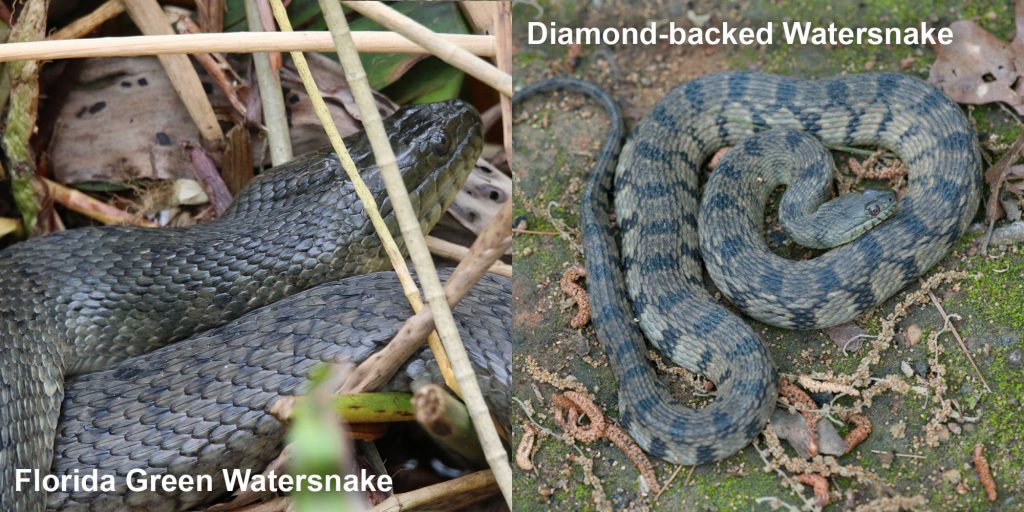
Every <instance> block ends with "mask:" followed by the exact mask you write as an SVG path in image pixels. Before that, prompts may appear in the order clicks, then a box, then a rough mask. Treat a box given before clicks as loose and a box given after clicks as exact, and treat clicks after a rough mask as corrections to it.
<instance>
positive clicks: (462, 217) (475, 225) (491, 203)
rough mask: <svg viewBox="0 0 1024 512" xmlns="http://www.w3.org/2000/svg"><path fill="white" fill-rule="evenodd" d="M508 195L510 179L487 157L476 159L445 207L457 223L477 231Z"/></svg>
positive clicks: (510, 188)
mask: <svg viewBox="0 0 1024 512" xmlns="http://www.w3.org/2000/svg"><path fill="white" fill-rule="evenodd" d="M511 196H512V179H511V178H509V177H508V176H507V175H506V174H505V173H503V172H501V171H499V170H498V169H497V168H495V167H494V166H493V165H491V164H490V163H488V162H487V161H485V160H480V161H479V162H478V163H477V167H476V168H475V169H473V172H471V173H470V174H469V178H468V179H467V180H466V184H465V185H463V186H462V190H460V191H459V193H458V194H457V195H456V196H455V202H454V203H452V206H451V208H450V209H449V210H448V211H449V212H450V213H451V214H452V216H453V217H455V218H456V219H457V220H458V221H459V223H460V224H462V225H463V226H465V227H466V228H468V229H469V230H470V231H472V232H473V233H476V234H480V231H481V230H483V228H484V227H485V226H487V224H488V223H489V222H491V219H492V218H493V217H494V215H495V214H497V213H498V210H499V209H501V205H503V204H505V201H507V200H508V198H509V197H511Z"/></svg>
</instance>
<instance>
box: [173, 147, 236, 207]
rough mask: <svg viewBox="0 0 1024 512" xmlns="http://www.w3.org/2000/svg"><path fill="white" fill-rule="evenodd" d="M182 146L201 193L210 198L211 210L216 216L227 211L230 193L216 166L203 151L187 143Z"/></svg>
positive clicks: (229, 204) (229, 203)
mask: <svg viewBox="0 0 1024 512" xmlns="http://www.w3.org/2000/svg"><path fill="white" fill-rule="evenodd" d="M182 146H183V148H182V149H183V150H184V151H185V157H186V158H187V159H188V161H189V163H190V164H191V165H192V172H193V173H194V174H195V176H196V179H197V180H198V181H199V184H200V185H201V186H202V187H203V191H204V192H206V196H207V197H209V198H210V204H211V205H212V206H213V210H214V211H215V212H217V215H221V214H222V213H224V212H225V211H227V209H228V206H231V192H229V191H228V186H227V185H226V184H225V183H224V178H222V177H221V175H220V172H218V171H217V166H216V165H215V164H214V163H213V159H211V158H210V155H208V154H207V153H206V150H205V149H203V148H202V147H200V146H196V145H194V144H191V143H188V142H186V143H183V144H182Z"/></svg>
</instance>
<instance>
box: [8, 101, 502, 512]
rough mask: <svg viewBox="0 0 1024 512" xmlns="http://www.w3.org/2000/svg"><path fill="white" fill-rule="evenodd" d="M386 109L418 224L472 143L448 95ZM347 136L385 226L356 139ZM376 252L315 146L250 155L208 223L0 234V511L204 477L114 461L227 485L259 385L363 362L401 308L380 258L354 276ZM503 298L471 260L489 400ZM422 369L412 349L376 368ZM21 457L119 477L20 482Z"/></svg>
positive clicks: (460, 176) (466, 321)
mask: <svg viewBox="0 0 1024 512" xmlns="http://www.w3.org/2000/svg"><path fill="white" fill-rule="evenodd" d="M385 125H386V129H387V132H388V133H389V135H390V139H391V144H392V146H393V147H394V149H395V154H396V157H397V160H398V165H399V168H400V169H401V171H402V175H403V178H404V181H405V184H406V187H407V188H408V189H409V191H410V195H411V198H412V203H413V205H414V207H415V208H416V210H417V213H418V216H419V219H420V222H421V224H422V227H423V228H424V230H427V229H429V228H430V227H431V226H433V225H434V223H436V222H437V221H438V219H439V218H440V217H441V215H442V214H443V212H444V211H445V210H446V209H447V207H448V205H449V204H450V203H451V202H452V200H453V199H454V197H455V194H456V192H457V191H458V189H459V187H460V186H461V184H462V183H463V181H464V180H465V178H466V177H467V175H468V174H469V172H470V171H471V170H472V168H473V167H474V165H475V162H476V160H477V157H478V156H479V154H480V152H481V149H482V146H483V139H482V134H481V122H480V118H479V115H478V114H477V112H476V111H475V110H474V109H473V108H472V107H470V106H469V105H467V104H465V103H463V102H461V101H452V102H444V103H436V104H431V105H421V106H415V107H406V108H403V109H401V110H399V111H398V112H396V113H395V114H394V115H392V116H390V117H389V118H388V119H386V121H385ZM345 143H346V146H347V147H348V148H349V151H350V153H351V155H352V158H353V159H354V161H355V162H356V165H357V167H358V168H359V169H360V173H361V174H362V176H363V177H364V179H365V181H366V183H367V186H368V187H369V188H370V190H371V192H372V194H373V196H374V198H375V199H376V201H377V203H378V204H379V205H380V210H381V214H382V216H383V217H384V219H385V221H386V223H387V225H388V227H389V228H390V229H391V231H392V233H397V232H398V230H397V221H396V219H395V215H394V212H393V210H392V207H391V203H390V202H389V201H388V199H387V195H386V192H385V188H384V185H383V181H382V179H381V175H380V173H379V172H378V169H377V168H376V166H375V164H374V162H373V156H372V153H371V150H370V146H369V144H368V141H367V139H366V137H365V136H364V135H363V134H357V135H353V136H351V137H348V138H347V139H346V141H345ZM399 244H400V245H402V246H403V248H404V244H402V243H401V240H399ZM389 266H390V265H389V263H388V259H387V257H386V255H385V253H384V250H383V248H382V246H381V244H380V241H379V239H378V238H377V235H376V233H375V231H374V229H373V227H372V225H371V223H370V221H369V218H368V217H367V215H366V213H365V211H364V209H363V207H362V203H361V202H360V201H359V200H358V199H357V197H356V195H355V193H354V189H353V186H352V183H351V181H349V179H348V178H347V176H346V175H345V173H344V172H343V171H342V169H341V167H340V165H339V162H338V158H337V156H336V155H334V154H333V153H332V152H330V151H327V150H323V151H319V152H315V153H311V154H308V155H305V156H302V157H299V158H296V159H295V160H292V161H291V162H289V163H287V164H285V165H282V166H279V167H276V168H274V169H271V170H269V171H267V172H264V173H262V174H261V175H259V176H258V177H257V178H255V179H254V180H252V181H251V182H250V183H249V184H248V185H247V186H246V187H245V188H244V189H243V190H242V191H241V192H240V193H239V195H238V197H237V198H236V199H235V201H234V203H233V204H232V206H231V207H230V208H229V209H228V211H227V212H226V213H225V214H224V215H223V216H221V217H220V218H218V219H216V220H214V221H212V222H209V223H206V224H203V225H199V226H192V227H186V228H174V229H171V228H167V229H159V230H156V229H144V228H131V227H111V226H107V227H98V228H84V229H75V230H71V231H65V232H62V233H58V234H54V235H50V236H45V237H40V238H37V239H32V240H29V241H26V242H22V243H18V244H15V245H13V246H11V247H10V248H8V249H6V250H5V251H3V252H0V342H2V344H3V351H2V352H0V509H2V510H16V511H27V512H36V511H40V510H43V509H44V508H48V509H68V510H97V511H98V510H129V509H130V510H160V511H163V510H183V509H186V508H190V507H193V506H195V505H197V504H200V503H203V502H208V501H210V500H211V499H214V498H216V497H217V496H218V494H219V493H216V492H215V493H210V492H163V491H159V490H158V491H153V492H129V491H128V490H127V488H126V485H125V476H126V474H127V473H128V472H129V471H130V470H132V469H142V470H144V471H145V472H146V473H147V474H148V475H201V474H211V475H215V478H214V480H215V481H216V482H217V485H218V488H219V489H220V491H221V493H222V492H223V489H224V484H223V482H222V481H221V479H220V471H221V469H225V468H226V469H236V468H237V469H242V470H244V469H247V468H248V469H252V470H253V471H255V472H259V471H261V470H262V468H263V466H264V465H265V464H266V463H267V462H269V461H270V460H271V459H272V458H273V457H275V456H276V454H277V452H278V451H279V450H280V447H281V440H282V435H283V427H282V425H281V424H280V423H278V422H277V420H275V419H274V418H273V417H272V416H270V415H269V413H268V412H267V408H268V407H269V405H270V404H271V403H272V402H273V401H274V399H276V398H277V397H279V396H282V395H290V394H298V393H301V392H302V390H303V387H304V386H305V384H306V373H307V370H309V369H310V367H311V366H312V365H314V364H316V363H319V362H321V361H335V362H340V361H342V360H350V361H353V362H359V361H361V360H364V359H365V358H366V357H368V356H369V355H371V354H372V353H373V352H375V351H376V350H377V349H378V348H379V347H380V346H382V345H383V344H384V343H386V342H387V341H389V340H390V338H391V337H392V336H393V335H394V334H396V332H397V329H398V327H399V326H400V325H401V322H402V321H403V320H404V319H405V318H406V317H407V316H408V315H409V314H410V311H409V310H408V305H407V303H406V301H405V299H404V295H403V293H402V291H401V289H400V287H399V286H398V285H397V284H396V282H395V278H394V276H393V275H392V274H382V273H378V274H371V275H362V274H368V273H372V272H378V271H381V270H384V269H386V268H388V267H389ZM350 276H359V277H350ZM324 283H327V284H324ZM318 285H320V286H318ZM509 301H510V293H509V290H508V283H507V282H506V281H501V280H496V279H493V278H486V279H484V280H483V281H481V284H480V285H479V286H478V289H477V290H475V291H474V292H472V293H471V294H470V296H468V297H467V299H466V300H465V301H463V302H462V303H461V304H460V305H459V307H458V308H456V310H455V311H456V318H457V322H459V326H460V329H461V330H462V334H463V339H464V341H465V342H466V345H467V349H468V350H469V352H470V355H471V359H472V361H473V363H474V365H475V367H476V368H475V370H476V372H477V375H478V376H479V378H480V380H481V385H482V388H483V389H484V390H485V393H486V394H487V398H488V399H489V401H490V404H491V405H492V407H494V408H495V409H496V411H498V415H499V416H502V417H504V416H505V415H507V409H508V397H507V392H508V386H509V380H510V378H509V368H508V367H509V365H510V351H511V342H510V341H509V334H508V332H509V325H508V324H509V322H510V320H509V318H510V309H509V308H510V307H511V306H510V304H509ZM161 347H163V348H161ZM433 368H434V363H433V362H432V360H431V359H430V356H429V355H428V354H426V353H421V354H419V355H418V356H416V357H415V358H414V359H413V360H411V361H410V362H409V363H407V365H406V367H405V370H404V371H403V372H402V373H401V374H400V375H398V376H397V377H395V378H394V379H393V380H392V382H391V384H390V386H391V387H392V388H396V387H397V388H405V389H408V386H409V381H410V380H411V379H412V378H427V377H431V376H433V378H435V379H436V378H437V376H436V370H435V369H433ZM65 379H67V380H65ZM16 469H37V470H39V471H40V472H41V473H43V474H46V473H47V472H49V471H51V470H52V472H53V474H55V475H58V476H61V475H74V474H78V475H86V474H90V473H91V472H92V471H93V470H96V471H98V472H99V474H101V475H113V476H114V477H115V479H116V481H117V483H118V484H117V488H116V489H115V490H114V491H112V492H86V491H82V490H81V489H79V490H75V489H68V490H67V491H66V492H65V491H63V490H62V491H57V492H51V493H49V495H47V493H46V492H45V491H35V490H34V489H32V488H31V487H29V488H27V489H25V488H23V489H22V490H21V491H16V490H15V485H14V482H15V477H16V473H15V470H16Z"/></svg>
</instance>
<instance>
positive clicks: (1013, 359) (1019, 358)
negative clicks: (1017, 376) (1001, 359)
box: [1006, 348, 1024, 368]
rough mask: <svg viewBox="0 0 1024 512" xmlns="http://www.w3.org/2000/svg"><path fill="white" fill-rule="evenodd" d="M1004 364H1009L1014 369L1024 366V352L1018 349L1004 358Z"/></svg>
mask: <svg viewBox="0 0 1024 512" xmlns="http://www.w3.org/2000/svg"><path fill="white" fill-rule="evenodd" d="M1006 362H1008V363H1010V366H1012V367H1014V368H1020V367H1021V366H1024V352H1022V351H1021V350H1020V349H1019V348H1018V349H1016V350H1014V351H1013V352H1010V355H1009V356H1007V357H1006Z"/></svg>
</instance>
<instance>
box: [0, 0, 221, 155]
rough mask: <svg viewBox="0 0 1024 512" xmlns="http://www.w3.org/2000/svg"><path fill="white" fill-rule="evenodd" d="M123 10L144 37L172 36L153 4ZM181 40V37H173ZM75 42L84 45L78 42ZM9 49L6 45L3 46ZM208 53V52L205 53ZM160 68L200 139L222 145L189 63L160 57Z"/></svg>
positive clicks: (141, 0)
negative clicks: (186, 111)
mask: <svg viewBox="0 0 1024 512" xmlns="http://www.w3.org/2000/svg"><path fill="white" fill-rule="evenodd" d="M123 1H124V6H125V8H126V9H127V11H128V15H129V16H131V18H132V21H133V22H135V25H136V26H137V27H139V30H140V31H142V33H143V34H147V35H163V36H175V34H174V29H172V28H171V24H170V22H168V21H167V16H166V15H165V14H164V11H163V9H161V8H160V4H158V3H156V0H123ZM175 37H181V36H175ZM78 41H83V40H82V39H79V40H78ZM68 42H69V41H40V42H39V43H38V44H63V43H68ZM4 46H8V45H4ZM204 53H209V48H208V49H207V51H206V52H204ZM159 58H160V64H161V65H163V67H164V71H165V72H166V73H167V78H169V79H170V80H171V86H172V87H174V90H175V91H176V92H177V93H178V97H180V98H181V102H182V103H184V104H185V109H186V110H188V113H189V116H191V117H192V122H194V123H195V124H196V127H197V128H199V133H200V135H202V137H203V139H205V140H206V141H207V142H210V143H211V144H212V145H214V146H216V147H221V146H223V144H224V131H223V130H221V129H220V123H218V122H217V114H215V113H214V112H213V106H212V105H210V98H209V97H207V96H206V91H204V90H203V83H202V82H201V81H199V74H198V73H196V68H194V67H192V62H191V61H189V60H188V57H187V56H185V55H160V56H159Z"/></svg>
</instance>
